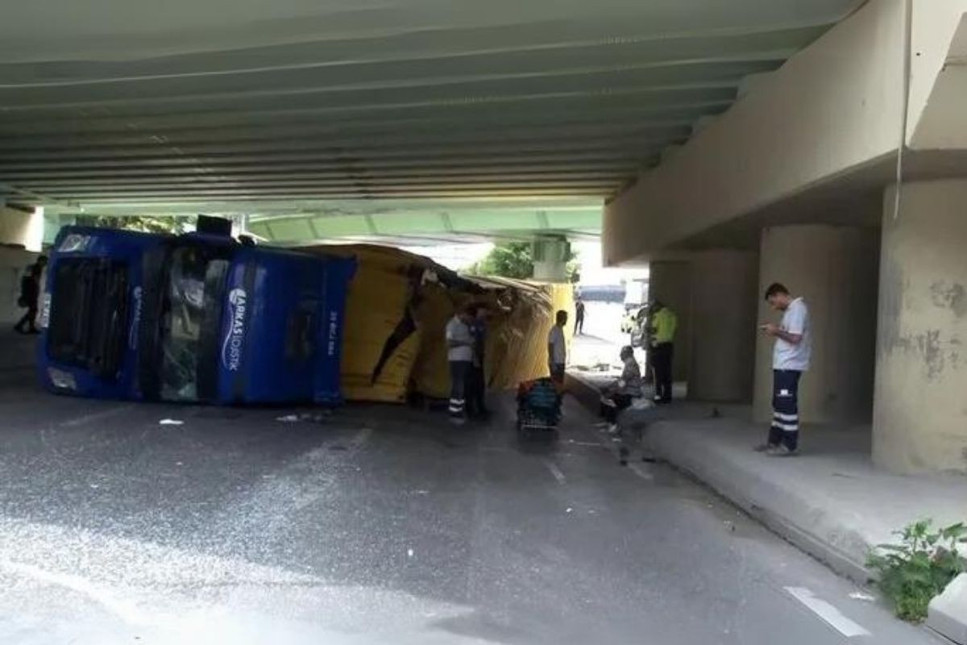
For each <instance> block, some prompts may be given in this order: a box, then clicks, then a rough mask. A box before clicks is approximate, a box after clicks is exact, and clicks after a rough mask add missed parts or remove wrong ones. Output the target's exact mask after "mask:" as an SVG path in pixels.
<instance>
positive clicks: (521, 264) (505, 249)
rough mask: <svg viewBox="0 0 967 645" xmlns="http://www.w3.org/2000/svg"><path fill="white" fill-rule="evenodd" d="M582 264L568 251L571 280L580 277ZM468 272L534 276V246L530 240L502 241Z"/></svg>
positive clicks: (568, 273) (519, 277)
mask: <svg viewBox="0 0 967 645" xmlns="http://www.w3.org/2000/svg"><path fill="white" fill-rule="evenodd" d="M579 271H580V264H579V263H578V262H577V261H576V260H575V255H574V252H573V251H570V252H569V253H568V262H567V275H568V280H569V281H570V282H576V281H577V280H578V279H579V273H578V272H579ZM467 273H469V274H470V275H481V276H483V275H494V276H500V277H502V278H517V279H519V280H527V279H529V278H532V277H533V276H534V248H533V245H532V244H531V243H530V242H502V243H500V244H497V245H495V246H494V248H493V249H491V251H490V253H488V254H487V255H486V256H484V257H483V259H481V260H480V261H479V262H477V263H475V264H473V265H472V266H471V267H470V268H469V269H468V270H467Z"/></svg>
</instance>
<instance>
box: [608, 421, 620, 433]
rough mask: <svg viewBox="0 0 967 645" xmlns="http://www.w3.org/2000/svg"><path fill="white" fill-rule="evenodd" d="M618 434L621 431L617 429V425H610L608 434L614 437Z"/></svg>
mask: <svg viewBox="0 0 967 645" xmlns="http://www.w3.org/2000/svg"><path fill="white" fill-rule="evenodd" d="M619 432H621V429H620V428H618V424H617V423H612V424H611V425H610V426H608V434H611V435H615V434H618V433H619Z"/></svg>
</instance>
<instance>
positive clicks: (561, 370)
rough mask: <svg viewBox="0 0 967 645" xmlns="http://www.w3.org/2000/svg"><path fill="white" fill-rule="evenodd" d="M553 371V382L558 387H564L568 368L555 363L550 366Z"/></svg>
mask: <svg viewBox="0 0 967 645" xmlns="http://www.w3.org/2000/svg"><path fill="white" fill-rule="evenodd" d="M550 369H551V380H552V381H554V382H555V383H557V384H558V385H564V375H565V374H566V373H567V368H566V367H565V366H564V365H561V364H560V363H554V364H552V365H551V366H550Z"/></svg>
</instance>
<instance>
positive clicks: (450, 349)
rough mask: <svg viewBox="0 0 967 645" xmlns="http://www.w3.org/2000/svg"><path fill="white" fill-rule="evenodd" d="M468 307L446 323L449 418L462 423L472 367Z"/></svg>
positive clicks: (471, 336)
mask: <svg viewBox="0 0 967 645" xmlns="http://www.w3.org/2000/svg"><path fill="white" fill-rule="evenodd" d="M471 322H473V316H472V315H471V313H470V309H469V308H464V309H461V310H460V311H458V312H457V313H456V314H455V315H454V316H453V318H451V319H450V322H448V323H447V360H448V361H449V362H450V418H451V420H453V422H454V423H458V424H460V423H463V422H464V420H465V412H466V405H467V399H466V392H467V379H468V378H469V376H470V370H471V369H472V368H473V335H472V334H471V333H470V323H471Z"/></svg>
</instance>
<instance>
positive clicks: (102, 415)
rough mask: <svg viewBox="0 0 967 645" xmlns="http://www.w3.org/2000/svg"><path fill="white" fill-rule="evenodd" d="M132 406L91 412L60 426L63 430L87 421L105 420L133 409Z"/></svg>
mask: <svg viewBox="0 0 967 645" xmlns="http://www.w3.org/2000/svg"><path fill="white" fill-rule="evenodd" d="M133 408H134V406H133V405H121V406H117V407H113V408H108V409H107V410H101V411H99V412H92V413H90V414H85V415H83V416H79V417H74V418H73V419H70V420H68V421H64V422H63V423H62V424H60V425H61V427H63V428H75V427H77V426H82V425H84V424H85V423H88V422H89V421H97V420H98V419H106V418H107V417H113V416H114V415H115V414H119V413H121V412H127V411H128V410H131V409H133Z"/></svg>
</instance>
